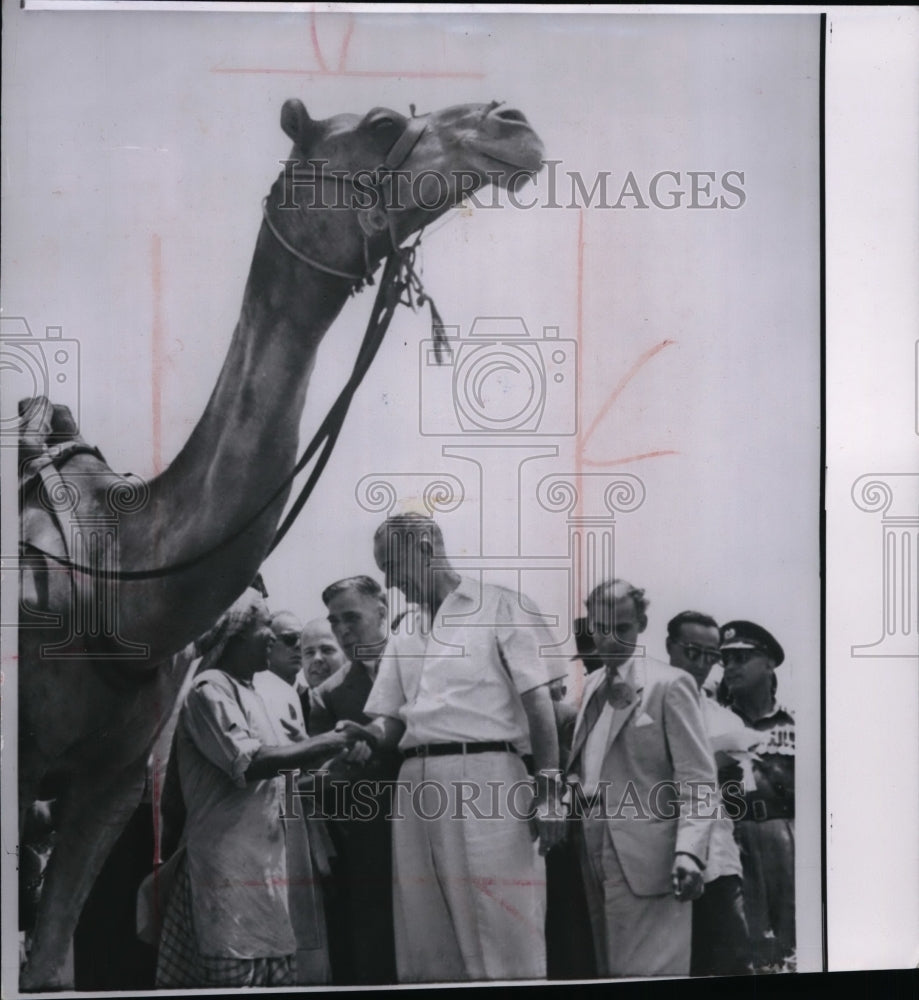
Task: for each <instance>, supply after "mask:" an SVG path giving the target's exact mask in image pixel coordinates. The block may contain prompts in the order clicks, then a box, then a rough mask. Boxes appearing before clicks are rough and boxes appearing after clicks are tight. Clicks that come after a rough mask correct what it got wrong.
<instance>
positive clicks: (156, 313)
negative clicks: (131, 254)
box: [150, 233, 165, 475]
mask: <svg viewBox="0 0 919 1000" xmlns="http://www.w3.org/2000/svg"><path fill="white" fill-rule="evenodd" d="M151 258H152V260H151V272H152V277H153V330H152V337H151V342H152V354H153V358H152V368H153V376H152V378H151V380H150V384H151V391H152V395H153V398H152V405H153V473H154V475H159V474H160V473H161V472H162V471H163V374H164V363H165V358H164V355H163V308H162V302H163V246H162V240H161V239H160V235H159V233H154V234H153V241H152V246H151Z"/></svg>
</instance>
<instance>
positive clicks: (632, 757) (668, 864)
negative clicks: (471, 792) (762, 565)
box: [567, 580, 717, 976]
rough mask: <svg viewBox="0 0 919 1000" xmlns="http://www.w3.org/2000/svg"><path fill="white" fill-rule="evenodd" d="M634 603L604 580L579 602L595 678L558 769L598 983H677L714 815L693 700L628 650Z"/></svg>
mask: <svg viewBox="0 0 919 1000" xmlns="http://www.w3.org/2000/svg"><path fill="white" fill-rule="evenodd" d="M647 605H648V602H647V600H646V599H645V597H644V591H643V590H639V589H637V588H635V587H633V586H632V585H631V584H629V583H628V582H626V581H625V580H607V581H604V582H603V583H601V584H600V585H599V586H597V587H596V588H595V589H594V590H593V591H592V592H591V594H590V596H589V597H588V598H587V624H588V629H589V630H590V633H591V634H592V636H593V639H594V643H595V646H596V650H597V653H598V655H599V656H600V658H601V659H602V661H603V669H600V670H596V671H595V672H594V673H593V674H591V675H590V677H589V678H588V681H587V684H586V687H585V689H584V698H583V701H582V708H581V711H580V712H579V714H578V720H577V724H576V729H575V733H574V738H573V741H572V747H571V754H570V756H569V761H568V767H567V772H568V778H569V781H570V782H571V784H572V786H573V793H574V801H575V805H576V806H577V811H578V812H580V814H581V823H580V828H579V834H580V835H579V841H580V855H581V866H582V870H583V873H584V882H585V889H586V892H587V900H588V907H589V910H590V921H591V929H592V932H593V939H594V948H595V952H596V959H597V971H598V974H599V975H600V976H655V975H656V976H663V975H673V976H680V975H683V976H685V975H688V974H689V961H690V945H691V935H692V907H691V906H688V905H687V904H688V903H689V902H691V901H692V900H693V899H696V898H697V897H698V896H699V895H701V893H702V889H703V874H702V873H703V870H704V868H705V863H706V860H707V856H708V843H709V838H710V835H711V829H712V826H713V823H712V819H713V818H714V816H715V815H716V813H717V798H716V796H715V790H716V789H717V780H716V776H715V768H714V760H713V756H712V752H711V750H710V748H709V745H708V740H707V738H706V735H705V725H704V722H703V719H702V712H701V708H700V704H699V695H698V691H697V690H696V685H695V683H694V682H693V680H692V678H691V677H690V676H689V675H688V674H687V673H685V672H684V671H682V670H677V669H676V668H674V667H671V666H669V665H667V664H664V663H660V662H658V661H657V660H652V659H651V658H650V657H647V656H644V655H643V652H644V651H643V649H642V648H641V647H638V646H637V645H636V642H637V639H638V636H639V635H640V634H641V633H642V632H643V631H644V630H645V628H646V627H647V624H648V618H647Z"/></svg>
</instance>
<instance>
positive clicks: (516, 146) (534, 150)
mask: <svg viewBox="0 0 919 1000" xmlns="http://www.w3.org/2000/svg"><path fill="white" fill-rule="evenodd" d="M530 136H531V141H529V142H513V143H509V142H494V143H492V142H482V141H478V142H475V143H474V144H473V147H472V148H473V149H474V150H475V152H476V153H478V154H479V155H480V156H481V157H482V158H483V159H484V160H487V161H488V162H489V164H498V165H499V166H501V167H502V168H504V169H503V171H502V172H501V173H500V174H499V175H498V176H497V177H495V174H496V173H497V171H495V170H494V168H493V167H491V168H490V169H488V170H487V171H486V174H487V176H488V177H489V179H493V180H496V181H497V183H498V184H499V186H502V187H503V186H505V184H506V183H507V182H508V181H513V182H514V183H516V182H517V181H518V179H520V178H521V175H523V176H525V177H529V178H532V179H535V177H536V175H537V174H538V173H539V172H540V170H542V168H543V167H544V166H545V160H544V158H543V157H544V152H543V145H542V142H541V141H540V140H539V137H538V136H537V135H536V133H535V132H532V131H531V132H530ZM486 166H488V164H486Z"/></svg>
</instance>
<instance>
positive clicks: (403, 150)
mask: <svg viewBox="0 0 919 1000" xmlns="http://www.w3.org/2000/svg"><path fill="white" fill-rule="evenodd" d="M427 127H428V126H427V122H426V121H425V120H424V118H409V120H408V124H407V125H406V126H405V128H404V129H403V131H402V135H400V136H399V138H398V139H396V141H395V143H393V145H392V147H391V148H390V150H389V152H388V153H387V154H386V159H385V160H383V163H382V166H381V169H382V170H396V169H398V168H399V167H401V166H402V164H403V163H405V161H406V160H407V159H408V156H409V153H411V151H412V150H413V149H414V148H415V146H417V145H418V140H419V139H420V138H421V137H422V135H424V132H425V129H427Z"/></svg>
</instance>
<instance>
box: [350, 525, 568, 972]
mask: <svg viewBox="0 0 919 1000" xmlns="http://www.w3.org/2000/svg"><path fill="white" fill-rule="evenodd" d="M374 556H375V558H376V562H377V565H378V567H379V568H380V570H382V571H383V573H384V574H385V577H386V585H387V586H388V587H398V588H399V589H400V590H401V591H402V592H403V593H404V594H405V597H406V599H407V600H408V601H409V602H412V603H414V604H416V605H418V610H416V611H414V612H412V613H411V614H409V615H407V616H406V618H405V619H404V620H403V621H402V623H401V625H400V629H399V633H398V634H397V635H396V636H394V637H393V638H392V640H391V641H390V644H389V645H388V646H387V649H386V653H385V655H384V656H383V658H382V659H381V661H380V666H379V669H378V672H377V678H376V681H375V683H374V686H373V689H372V691H371V692H370V697H369V698H368V700H367V704H366V706H365V712H366V714H368V715H370V716H373V717H374V722H373V723H372V725H371V727H369V728H370V730H371V732H375V733H376V734H377V736H378V739H379V743H380V744H381V745H382V746H394V745H395V744H396V743H398V747H399V749H400V750H401V751H402V753H403V754H404V755H405V758H406V759H405V762H404V763H403V765H402V769H401V771H400V772H399V785H400V786H401V787H400V788H399V789H398V791H400V792H402V793H404V794H401V795H399V796H398V797H397V802H396V805H395V810H394V822H393V880H394V890H393V893H394V894H393V915H394V922H395V936H396V964H397V970H398V975H399V980H400V982H432V981H438V980H439V981H456V980H494V979H530V978H533V979H541V978H544V977H545V974H546V952H545V865H544V862H543V860H542V857H541V855H542V854H544V853H545V852H546V851H547V850H548V849H549V848H550V847H552V846H554V844H555V843H557V842H558V841H559V839H561V837H562V836H563V835H564V822H563V819H562V814H561V810H560V808H559V804H558V798H557V795H558V740H557V736H556V730H555V717H554V713H553V710H552V701H551V697H550V694H549V688H548V684H549V682H550V681H552V680H554V679H555V678H556V676H558V675H559V671H557V670H556V671H554V672H553V671H552V670H550V669H548V667H547V662H551V661H546V660H544V659H542V658H541V657H540V655H539V645H540V640H541V639H542V638H543V637H542V636H541V634H540V629H539V627H538V626H534V625H533V618H532V616H530V615H528V614H527V612H525V611H523V610H522V609H521V606H520V603H521V602H520V599H519V595H518V594H516V593H514V592H513V591H510V590H506V589H504V588H500V587H495V586H492V585H490V584H482V583H480V582H478V581H476V580H473V579H470V578H468V577H463V576H460V574H459V573H457V572H456V571H455V570H454V569H453V568H452V567H451V565H450V563H449V560H448V559H447V557H446V554H445V550H444V543H443V536H442V535H441V532H440V529H439V527H438V526H437V524H436V523H435V522H434V521H433V520H432V519H431V518H429V517H424V516H421V515H411V514H408V515H402V516H399V517H394V518H390V519H389V520H387V521H386V522H385V523H384V524H383V525H381V526H380V528H379V529H378V530H377V533H376V537H375V540H374ZM543 641H545V640H544V639H543ZM561 673H562V674H563V673H564V665H563V666H562V670H561ZM352 725H354V724H353V723H342V724H340V726H343V727H350V726H352ZM524 754H532V757H533V763H534V769H535V771H536V794H535V801H534V795H533V788H532V783H531V780H530V779H529V777H528V775H527V770H526V767H525V766H524V763H523V759H522V755H524Z"/></svg>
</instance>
